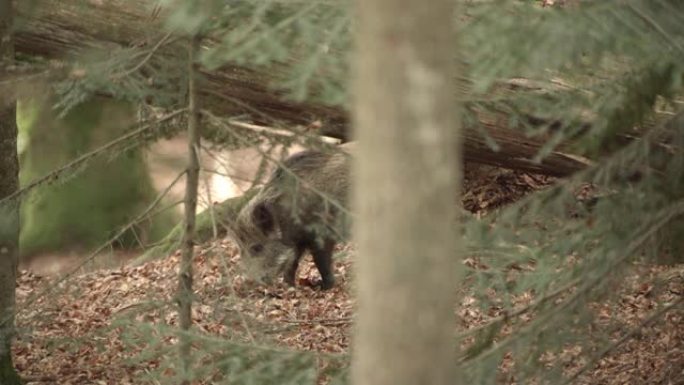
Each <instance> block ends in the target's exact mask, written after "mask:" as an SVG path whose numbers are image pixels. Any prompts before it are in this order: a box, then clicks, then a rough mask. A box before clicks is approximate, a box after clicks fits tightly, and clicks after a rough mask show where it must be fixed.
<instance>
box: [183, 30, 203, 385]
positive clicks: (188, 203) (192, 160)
mask: <svg viewBox="0 0 684 385" xmlns="http://www.w3.org/2000/svg"><path fill="white" fill-rule="evenodd" d="M199 46H200V39H199V37H194V38H193V39H192V41H191V42H190V43H189V44H188V169H187V174H186V178H185V180H186V183H185V205H184V211H185V222H184V227H185V231H184V233H183V244H182V249H181V261H180V269H179V277H178V318H179V319H180V327H181V330H183V331H185V332H187V331H188V329H190V326H191V325H192V257H193V248H194V246H195V216H196V212H197V186H198V185H199V171H200V165H199V150H200V141H199V138H200V133H199V130H200V126H199V107H198V105H197V102H198V101H197V98H198V93H197V83H196V77H197V70H196V69H197V66H196V65H195V62H196V60H197V56H196V54H197V51H198V49H199ZM190 343H191V341H190V340H189V337H188V336H186V335H181V337H180V358H181V362H182V363H183V379H182V382H181V384H182V385H188V384H190V379H189V377H188V373H189V371H190V366H191V358H192V357H191V356H190V354H191V352H190Z"/></svg>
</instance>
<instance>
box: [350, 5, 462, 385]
mask: <svg viewBox="0 0 684 385" xmlns="http://www.w3.org/2000/svg"><path fill="white" fill-rule="evenodd" d="M355 3H356V14H357V16H358V24H357V28H358V35H357V46H358V56H357V58H356V61H355V63H356V71H357V72H356V78H355V82H354V85H355V88H354V95H355V104H354V108H355V110H354V112H355V123H356V125H355V127H356V136H357V138H358V147H357V149H358V156H357V159H356V162H355V167H356V169H355V172H356V182H355V183H354V187H355V189H354V201H353V202H354V205H355V208H356V210H358V211H357V214H358V217H357V218H358V220H357V222H356V224H355V232H354V235H355V237H356V240H357V242H358V262H357V274H358V290H359V293H358V313H357V325H356V334H355V342H354V354H353V358H352V380H353V383H354V384H356V385H363V384H372V385H390V384H391V385H402V384H405V385H416V384H426V385H427V384H430V385H453V384H457V383H458V378H457V377H456V375H455V350H456V345H455V343H454V340H453V331H454V323H455V319H454V305H455V304H456V300H455V296H454V294H455V287H456V283H457V282H456V281H457V266H458V263H457V262H458V255H457V254H456V249H457V244H458V242H457V240H456V239H457V237H458V234H459V231H458V229H457V227H456V226H457V217H456V215H457V214H456V213H457V208H456V206H455V204H454V197H455V196H457V195H458V194H457V191H458V190H459V189H458V184H459V182H458V181H459V180H460V175H459V173H458V167H457V165H458V164H459V154H458V150H457V149H458V148H459V144H458V140H457V136H458V124H457V121H458V119H457V116H456V111H458V106H457V103H456V101H455V98H454V93H455V87H454V85H453V84H452V80H451V79H454V78H455V77H454V74H453V69H454V68H453V67H454V61H453V59H454V46H455V40H454V39H453V34H452V31H453V22H454V20H455V13H454V9H453V4H454V2H453V1H451V0H435V1H432V2H430V4H429V6H426V5H425V4H423V3H421V2H417V1H413V0H357V1H356V2H355Z"/></svg>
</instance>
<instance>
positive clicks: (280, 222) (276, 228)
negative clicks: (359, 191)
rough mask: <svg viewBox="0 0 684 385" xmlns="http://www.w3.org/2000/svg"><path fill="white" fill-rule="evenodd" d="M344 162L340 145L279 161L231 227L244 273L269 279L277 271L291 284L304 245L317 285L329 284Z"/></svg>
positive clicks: (345, 230) (339, 232)
mask: <svg viewBox="0 0 684 385" xmlns="http://www.w3.org/2000/svg"><path fill="white" fill-rule="evenodd" d="M349 148H350V146H345V147H343V149H345V150H346V151H348V150H349ZM349 164H350V158H349V154H348V153H347V152H343V151H304V152H300V153H297V154H295V155H292V156H290V157H289V158H287V159H285V160H284V161H283V162H282V164H281V165H280V166H279V167H278V168H277V169H276V170H275V171H274V172H273V174H272V175H271V177H270V178H269V180H268V181H267V182H266V184H265V185H264V186H263V188H262V189H261V191H260V192H259V193H257V195H256V196H254V198H252V199H251V200H250V201H249V202H248V203H247V204H246V205H245V207H244V208H243V209H242V210H241V211H240V213H239V214H238V216H237V218H236V221H235V225H234V226H233V229H232V230H233V231H232V232H233V238H234V239H235V241H236V243H237V245H238V247H239V249H240V254H241V256H240V258H241V259H242V261H243V265H244V266H245V267H246V268H247V273H248V275H250V276H251V277H252V278H254V279H257V280H259V281H262V282H265V283H269V282H272V281H273V279H275V278H276V277H278V276H279V275H281V274H282V275H283V278H284V280H285V282H286V283H288V284H290V285H294V284H295V276H296V273H297V267H298V266H299V260H300V259H301V257H302V255H303V254H304V253H305V252H306V251H309V252H310V253H311V255H312V256H313V260H314V263H315V265H316V268H317V269H318V271H319V273H320V275H321V282H320V287H321V288H322V289H323V290H327V289H330V288H332V287H333V286H334V285H335V277H334V273H333V264H332V254H333V248H334V247H335V245H336V244H337V243H338V242H339V241H342V240H344V239H346V238H347V237H348V234H349V219H350V218H349V213H348V209H347V208H348V204H347V202H348V199H347V195H348V190H349Z"/></svg>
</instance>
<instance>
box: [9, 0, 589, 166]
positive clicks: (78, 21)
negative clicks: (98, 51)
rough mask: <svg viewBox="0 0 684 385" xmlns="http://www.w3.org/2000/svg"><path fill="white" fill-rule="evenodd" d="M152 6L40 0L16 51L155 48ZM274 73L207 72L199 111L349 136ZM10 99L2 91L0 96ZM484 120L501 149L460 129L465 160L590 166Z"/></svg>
mask: <svg viewBox="0 0 684 385" xmlns="http://www.w3.org/2000/svg"><path fill="white" fill-rule="evenodd" d="M27 4H30V2H27ZM155 4H156V2H154V1H151V0H111V1H105V2H102V1H97V2H96V1H91V2H83V1H82V0H44V1H41V3H40V7H29V11H30V13H29V11H27V12H26V14H25V15H24V16H25V17H26V23H25V24H24V25H23V28H22V29H21V30H20V31H19V32H18V34H17V49H18V51H19V52H21V53H23V54H26V55H39V56H43V57H48V58H55V57H63V56H65V55H66V54H67V53H69V52H70V51H73V50H76V49H79V48H83V47H88V46H111V45H123V46H129V45H153V44H155V43H156V40H155V39H158V38H159V37H160V36H158V34H159V32H158V31H159V30H160V28H161V27H160V24H161V17H160V15H159V14H158V13H155V12H153V11H152V9H153V6H154V5H155ZM155 36H156V37H155ZM179 44H180V43H179ZM176 51H178V52H182V49H180V48H179V49H177V50H176ZM279 73H282V68H281V67H280V66H278V65H274V66H272V67H271V68H269V69H268V71H264V72H262V73H260V72H256V71H253V70H250V69H247V68H243V67H238V66H225V67H223V68H222V69H220V70H218V71H213V72H206V73H204V74H203V76H204V77H205V78H206V81H205V82H203V87H202V88H201V89H200V95H201V97H202V100H203V108H206V109H210V110H212V111H213V112H214V113H215V114H219V115H224V116H229V115H233V116H236V115H242V116H249V117H250V118H251V119H252V120H253V122H255V123H259V124H265V125H272V124H276V122H278V123H279V124H286V125H305V126H312V125H311V123H312V122H315V121H322V122H323V125H322V127H321V128H320V129H319V132H320V133H321V134H325V135H329V136H333V137H337V138H348V136H349V135H348V130H347V113H346V111H344V110H343V109H341V108H339V107H336V106H326V105H321V104H316V103H296V102H293V101H288V100H285V99H284V98H283V97H282V94H281V93H279V92H277V91H274V90H272V89H269V87H268V86H267V85H268V84H269V81H270V80H272V79H273V78H274V77H277V76H278V74H279ZM22 88H24V89H26V88H29V87H27V86H22ZM10 94H11V92H9V91H8V90H2V89H0V99H1V98H3V97H5V95H10ZM1 102H2V100H0V104H1ZM255 111H259V113H255ZM266 117H268V118H266ZM483 120H487V121H486V122H484V126H485V130H486V131H487V132H488V133H489V135H490V136H491V137H492V138H493V139H494V140H496V141H497V143H498V144H499V145H501V149H500V150H499V151H493V150H492V149H490V148H489V146H487V145H486V143H485V140H484V138H483V136H482V135H481V134H480V132H478V131H477V130H476V129H475V128H474V127H466V129H465V130H464V131H463V139H462V140H463V142H464V145H465V151H464V158H465V160H467V161H472V162H475V163H484V164H489V165H494V166H501V167H507V168H513V169H519V170H523V171H530V172H538V173H544V174H550V175H556V176H564V175H568V174H571V173H573V172H575V171H578V170H581V169H583V168H585V167H586V166H587V164H588V161H587V160H586V159H582V158H580V157H577V156H574V155H573V154H568V153H564V152H563V151H555V152H552V153H550V154H549V155H548V156H547V157H546V158H545V160H544V162H542V163H537V162H534V161H533V160H532V159H533V157H534V156H535V154H536V153H537V151H538V150H539V148H540V146H541V145H542V144H543V140H538V139H537V140H535V139H530V138H527V137H526V136H525V135H524V134H523V133H521V132H518V131H516V130H514V129H510V128H509V127H508V123H507V119H506V118H505V117H501V119H491V118H490V117H483Z"/></svg>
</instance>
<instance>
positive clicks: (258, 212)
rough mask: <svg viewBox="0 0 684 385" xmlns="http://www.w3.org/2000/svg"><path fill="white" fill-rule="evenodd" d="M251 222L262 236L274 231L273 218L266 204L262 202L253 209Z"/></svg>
mask: <svg viewBox="0 0 684 385" xmlns="http://www.w3.org/2000/svg"><path fill="white" fill-rule="evenodd" d="M252 220H253V221H254V224H255V225H256V227H257V228H258V229H259V230H261V231H262V232H263V233H264V234H268V233H270V232H271V231H273V230H274V229H275V218H274V217H273V213H272V212H271V209H270V208H269V207H268V206H267V205H266V203H263V202H262V203H259V204H257V205H256V206H255V207H254V210H253V211H252Z"/></svg>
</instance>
